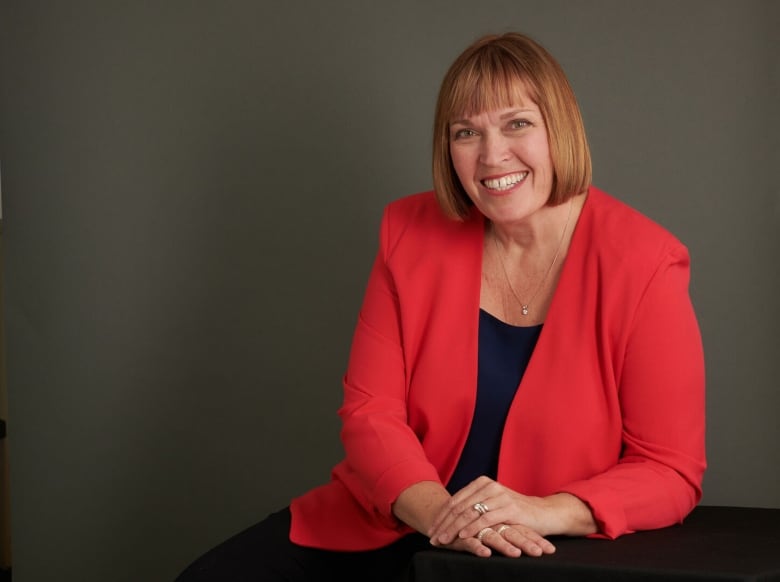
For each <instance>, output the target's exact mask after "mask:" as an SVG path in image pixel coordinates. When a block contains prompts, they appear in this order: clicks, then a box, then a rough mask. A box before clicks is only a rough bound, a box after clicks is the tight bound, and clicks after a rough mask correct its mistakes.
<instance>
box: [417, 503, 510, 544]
mask: <svg viewBox="0 0 780 582" xmlns="http://www.w3.org/2000/svg"><path fill="white" fill-rule="evenodd" d="M494 523H498V520H497V518H496V517H494V514H492V513H491V510H490V507H489V506H487V505H486V504H482V503H477V504H474V505H473V506H471V507H468V508H467V509H465V510H464V511H463V512H462V513H460V514H454V513H453V514H451V515H450V516H448V518H447V519H445V521H444V523H442V524H441V525H440V526H439V529H438V530H437V531H436V532H434V534H433V536H432V537H435V538H437V539H438V540H439V541H441V542H442V543H445V544H446V543H450V542H451V541H452V540H454V539H456V538H458V537H459V538H462V539H465V538H470V537H474V536H475V535H476V533H477V532H478V531H479V530H481V529H482V528H485V527H489V526H491V525H493V524H494ZM464 528H468V530H469V531H470V532H471V533H470V535H468V536H466V535H461V532H462V531H463V530H464Z"/></svg>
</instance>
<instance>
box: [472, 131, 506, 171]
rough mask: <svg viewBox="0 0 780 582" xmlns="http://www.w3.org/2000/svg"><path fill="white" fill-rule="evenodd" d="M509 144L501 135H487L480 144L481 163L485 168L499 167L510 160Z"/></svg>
mask: <svg viewBox="0 0 780 582" xmlns="http://www.w3.org/2000/svg"><path fill="white" fill-rule="evenodd" d="M509 156H510V153H509V142H508V140H507V139H506V137H504V136H503V135H501V134H500V133H487V134H485V135H484V136H483V138H482V141H481V143H480V151H479V161H480V162H481V163H482V164H483V165H485V166H499V165H501V164H502V163H503V162H505V161H507V160H508V159H509Z"/></svg>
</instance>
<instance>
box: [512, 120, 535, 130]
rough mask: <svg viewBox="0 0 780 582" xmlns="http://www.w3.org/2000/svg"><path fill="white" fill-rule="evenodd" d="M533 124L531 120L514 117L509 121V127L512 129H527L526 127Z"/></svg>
mask: <svg viewBox="0 0 780 582" xmlns="http://www.w3.org/2000/svg"><path fill="white" fill-rule="evenodd" d="M530 125H531V122H530V121H528V120H527V119H513V120H512V121H510V122H509V128H510V129H525V128H526V127H529V126H530Z"/></svg>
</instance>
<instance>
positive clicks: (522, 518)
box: [427, 477, 596, 556]
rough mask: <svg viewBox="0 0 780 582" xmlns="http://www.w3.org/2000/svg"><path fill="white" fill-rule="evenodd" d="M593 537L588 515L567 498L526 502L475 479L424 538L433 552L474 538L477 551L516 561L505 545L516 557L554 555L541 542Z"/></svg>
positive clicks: (580, 504)
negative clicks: (482, 548)
mask: <svg viewBox="0 0 780 582" xmlns="http://www.w3.org/2000/svg"><path fill="white" fill-rule="evenodd" d="M478 504H480V505H478ZM486 528H489V529H486ZM499 530H500V533H499ZM595 531H596V524H595V521H594V520H593V516H592V514H591V512H590V509H589V508H588V506H587V505H585V503H583V502H582V501H580V500H579V499H578V498H576V497H574V496H573V495H569V494H567V493H559V494H555V495H551V496H549V497H532V496H528V495H522V494H520V493H517V492H516V491H513V490H511V489H509V488H507V487H504V486H503V485H501V484H500V483H498V482H496V481H494V480H492V479H490V478H488V477H479V478H478V479H476V480H474V481H472V482H471V483H470V484H468V485H467V486H466V487H464V488H463V489H461V490H460V491H458V492H457V493H456V494H455V495H453V496H452V498H451V499H450V500H449V502H448V503H447V504H445V506H444V507H443V508H442V509H441V510H440V511H439V513H438V514H437V515H436V517H435V518H434V520H433V525H432V526H431V527H430V528H429V529H428V531H427V533H428V535H429V537H430V538H431V543H432V544H433V545H435V546H439V547H447V546H449V545H452V544H454V543H455V542H456V541H457V540H458V539H460V540H466V539H470V538H474V539H476V536H479V537H480V538H481V540H477V541H479V542H480V544H481V545H483V546H485V547H486V548H492V549H494V550H497V551H499V552H501V553H502V554H504V555H519V554H518V553H517V552H514V551H509V550H508V547H507V545H506V544H510V545H511V546H512V547H514V548H516V549H517V550H520V552H522V553H525V554H528V555H532V556H540V555H542V554H547V553H552V552H554V551H555V547H554V546H553V545H552V544H551V543H550V542H549V541H548V540H546V539H544V536H548V535H554V534H566V535H585V534H589V533H594V532H595ZM505 542H506V543H505ZM469 544H471V545H473V542H469ZM478 555H481V554H478Z"/></svg>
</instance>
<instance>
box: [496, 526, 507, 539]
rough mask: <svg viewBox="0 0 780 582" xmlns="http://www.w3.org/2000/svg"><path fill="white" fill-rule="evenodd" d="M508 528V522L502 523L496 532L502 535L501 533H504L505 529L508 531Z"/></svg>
mask: <svg viewBox="0 0 780 582" xmlns="http://www.w3.org/2000/svg"><path fill="white" fill-rule="evenodd" d="M508 529H509V526H508V525H506V524H504V525H502V526H501V527H500V528H498V529H497V530H496V533H497V534H498V535H501V534H502V533H503V532H504V531H506V530H508ZM502 537H503V536H502Z"/></svg>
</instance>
